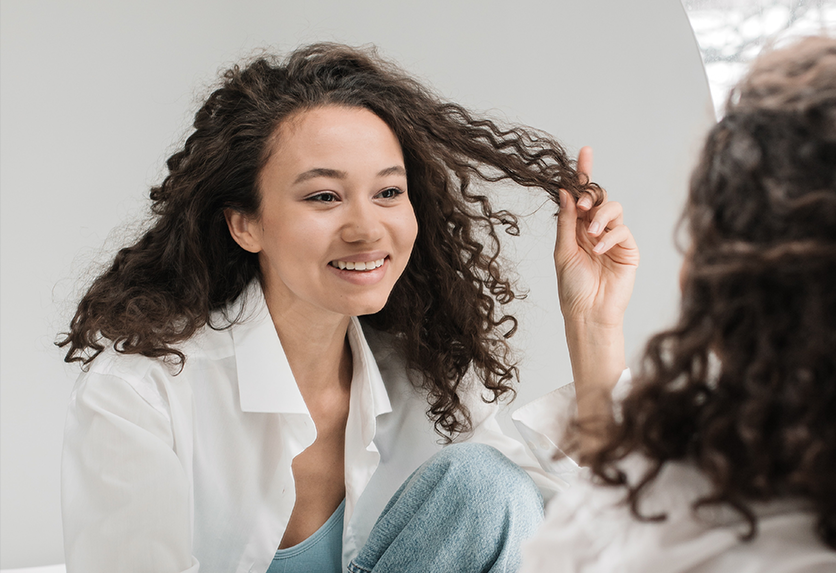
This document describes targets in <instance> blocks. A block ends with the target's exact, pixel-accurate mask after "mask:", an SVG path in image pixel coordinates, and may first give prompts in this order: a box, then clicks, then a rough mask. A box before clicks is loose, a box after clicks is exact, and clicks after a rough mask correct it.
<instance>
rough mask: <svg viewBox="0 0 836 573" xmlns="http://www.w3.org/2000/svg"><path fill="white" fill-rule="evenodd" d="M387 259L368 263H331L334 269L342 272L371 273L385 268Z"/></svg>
mask: <svg viewBox="0 0 836 573" xmlns="http://www.w3.org/2000/svg"><path fill="white" fill-rule="evenodd" d="M385 260H386V259H378V260H376V261H368V262H365V263H364V262H354V261H334V262H332V263H331V266H332V267H337V268H338V269H342V270H349V271H371V270H373V269H376V268H378V267H382V266H383V261H385Z"/></svg>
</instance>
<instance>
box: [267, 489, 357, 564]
mask: <svg viewBox="0 0 836 573" xmlns="http://www.w3.org/2000/svg"><path fill="white" fill-rule="evenodd" d="M344 515H345V500H343V501H342V503H341V504H340V506H339V507H338V508H337V509H336V510H335V511H334V513H333V514H331V517H329V518H328V521H326V522H325V523H323V524H322V527H320V528H319V529H317V530H316V532H315V533H314V534H313V535H311V536H310V537H308V538H307V539H306V540H304V541H303V542H302V543H300V544H298V545H294V546H293V547H288V548H287V549H279V550H278V551H276V555H275V557H273V563H272V564H271V565H270V568H269V569H268V570H267V573H340V572H341V571H342V553H343V516H344Z"/></svg>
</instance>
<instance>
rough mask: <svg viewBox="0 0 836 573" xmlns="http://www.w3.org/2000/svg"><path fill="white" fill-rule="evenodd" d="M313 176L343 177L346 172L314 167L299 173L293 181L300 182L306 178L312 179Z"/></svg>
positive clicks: (346, 175)
mask: <svg viewBox="0 0 836 573" xmlns="http://www.w3.org/2000/svg"><path fill="white" fill-rule="evenodd" d="M314 177H330V178H331V179H345V178H346V177H348V174H347V173H346V172H345V171H339V170H337V169H327V168H325V167H315V168H313V169H308V170H307V171H305V172H304V173H300V174H299V176H298V177H297V178H296V180H295V181H294V182H293V183H294V184H295V183H301V182H303V181H307V180H308V179H313V178H314Z"/></svg>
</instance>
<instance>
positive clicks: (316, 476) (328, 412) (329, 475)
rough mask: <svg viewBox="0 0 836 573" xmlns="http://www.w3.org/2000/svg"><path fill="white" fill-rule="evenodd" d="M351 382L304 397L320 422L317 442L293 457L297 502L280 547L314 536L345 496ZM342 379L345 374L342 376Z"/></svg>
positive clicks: (317, 428)
mask: <svg viewBox="0 0 836 573" xmlns="http://www.w3.org/2000/svg"><path fill="white" fill-rule="evenodd" d="M348 376H349V381H348V384H344V383H341V384H340V385H339V387H337V388H334V389H333V391H329V392H328V393H327V394H323V395H321V396H317V397H309V396H304V394H303V397H304V398H305V402H306V404H307V405H308V410H309V411H310V413H311V417H312V418H313V421H314V424H315V425H316V431H317V437H316V441H314V443H313V444H311V446H310V447H308V449H307V450H305V451H304V452H302V453H301V454H299V455H298V456H296V457H295V458H294V460H293V464H292V469H293V479H294V480H295V482H296V504H295V505H294V507H293V513H292V514H291V516H290V521H289V522H288V524H287V529H286V530H285V533H284V537H282V541H281V543H280V544H279V549H285V548H288V547H293V546H294V545H298V544H299V543H301V542H302V541H304V540H305V539H307V538H308V537H310V536H311V535H313V534H314V533H315V532H316V531H317V530H318V529H319V528H320V527H322V525H323V524H324V523H325V522H326V521H328V518H329V517H331V515H332V514H333V513H334V511H335V510H336V509H337V508H338V507H339V505H340V503H341V502H342V500H343V498H344V497H345V425H346V421H347V420H348V407H349V396H350V371H349V374H348ZM341 378H342V376H341Z"/></svg>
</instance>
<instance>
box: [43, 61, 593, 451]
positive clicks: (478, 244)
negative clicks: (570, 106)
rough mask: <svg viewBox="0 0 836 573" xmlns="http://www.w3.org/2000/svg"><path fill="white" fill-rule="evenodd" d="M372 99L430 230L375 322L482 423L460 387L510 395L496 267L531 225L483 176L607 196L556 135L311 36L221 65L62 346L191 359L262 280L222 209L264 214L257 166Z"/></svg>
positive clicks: (454, 424)
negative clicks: (317, 118)
mask: <svg viewBox="0 0 836 573" xmlns="http://www.w3.org/2000/svg"><path fill="white" fill-rule="evenodd" d="M325 105H338V106H351V107H361V108H365V109H368V110H370V111H372V112H373V113H375V114H376V115H377V116H379V117H380V118H381V119H382V120H383V121H384V122H386V123H387V124H388V126H389V127H390V128H391V129H392V131H393V132H394V133H395V135H396V136H397V138H398V140H399V142H400V144H401V147H402V149H403V154H404V161H405V165H406V171H407V182H408V186H409V190H410V193H409V197H410V200H411V202H412V205H413V208H414V211H415V215H416V218H417V220H418V237H417V240H416V242H415V247H414V250H413V253H412V256H411V259H410V261H409V263H408V265H407V267H406V270H405V271H404V274H403V276H402V277H401V278H400V280H399V281H398V282H397V283H396V285H395V287H394V290H393V291H392V293H391V296H390V297H389V300H388V302H387V304H386V306H385V307H384V308H383V309H382V310H381V311H380V312H378V313H377V314H374V315H370V316H367V317H365V318H364V320H365V321H366V322H367V323H369V324H370V325H372V326H374V327H375V328H378V329H381V330H384V331H386V332H389V333H393V334H395V335H396V340H397V341H398V343H399V344H400V345H401V348H400V349H401V351H402V352H403V354H404V356H405V358H406V361H407V365H408V366H409V367H411V368H413V369H415V370H417V371H419V372H420V373H422V374H423V387H424V389H425V390H426V391H427V393H428V401H429V410H428V412H427V414H428V417H429V418H430V419H431V420H433V422H434V424H435V428H436V431H438V432H439V433H442V435H443V432H446V434H447V435H448V436H451V435H454V434H456V433H460V432H462V431H466V430H468V429H469V428H470V419H469V413H468V411H467V409H466V408H465V406H464V405H463V404H462V403H460V401H459V398H458V395H457V392H456V391H457V389H458V387H459V385H460V384H461V382H462V380H463V378H464V376H465V373H466V372H467V371H468V370H470V369H473V370H474V371H475V372H476V373H477V374H478V375H479V377H480V378H481V380H482V383H483V384H484V386H485V387H486V388H487V389H488V390H489V391H490V392H491V393H492V394H493V401H495V400H498V399H499V398H501V397H502V396H503V395H505V394H507V393H513V387H512V383H513V381H514V379H515V377H516V367H515V366H514V364H513V362H512V361H511V359H510V354H509V347H508V344H507V340H506V339H507V338H508V337H510V336H511V335H512V334H513V333H514V331H515V330H516V327H517V322H516V319H515V318H514V317H513V316H511V315H509V314H507V313H505V312H503V310H502V309H503V306H504V305H506V304H507V303H509V302H511V301H512V300H513V299H514V298H515V296H516V295H515V292H514V290H513V288H512V284H511V282H510V281H509V279H508V278H506V276H505V275H504V272H503V270H502V268H501V267H500V264H499V254H500V242H499V236H498V233H497V229H498V228H504V229H505V231H506V232H508V233H510V234H516V233H517V232H518V226H517V219H516V217H515V216H514V215H513V214H511V213H509V212H507V211H504V210H494V208H493V207H492V206H491V203H490V201H489V200H488V197H487V196H485V195H484V194H482V193H480V192H478V191H476V190H474V187H473V186H472V185H471V183H472V182H473V181H474V180H476V181H484V182H498V181H503V180H511V181H513V182H515V183H517V184H519V185H522V186H525V187H537V188H540V189H543V190H545V191H546V192H547V193H548V194H549V195H550V196H551V197H552V198H553V199H554V200H555V202H557V192H558V189H559V188H564V189H567V190H568V191H569V192H570V193H572V194H573V195H574V196H575V197H578V196H580V194H581V193H591V194H592V195H593V196H594V197H595V198H596V200H597V201H600V200H601V199H602V190H601V189H600V188H599V187H598V186H597V185H595V184H594V183H590V182H588V181H586V180H581V179H580V178H579V175H578V173H577V172H576V170H575V168H574V163H573V162H572V161H571V160H570V159H569V158H567V156H566V153H565V151H564V150H563V148H562V147H561V146H560V145H559V144H558V143H556V142H555V141H554V140H553V139H552V138H551V137H549V136H547V135H545V134H542V133H539V132H536V131H534V130H532V129H529V128H521V127H512V128H509V129H503V128H501V127H499V126H498V125H497V124H496V123H495V122H493V121H491V120H489V119H484V118H477V117H474V116H473V115H471V113H469V112H468V111H467V110H466V109H464V108H462V107H461V106H459V105H456V104H454V103H450V102H445V101H442V100H441V99H439V98H438V97H437V96H436V95H434V94H433V93H431V92H430V91H428V90H427V89H426V88H425V87H424V86H422V85H421V84H420V83H418V82H417V81H415V80H414V79H412V78H411V77H409V76H408V75H406V74H405V73H404V72H402V71H401V70H400V69H398V68H397V67H396V66H394V65H393V64H391V63H389V62H386V61H384V60H382V59H381V58H379V57H378V56H377V54H376V52H375V51H374V50H364V49H355V48H350V47H347V46H342V45H337V44H314V45H310V46H307V47H303V48H301V49H299V50H297V51H295V52H293V53H291V54H290V55H289V56H288V57H287V58H286V60H284V61H281V60H278V59H276V58H272V57H259V58H257V59H255V60H253V61H252V62H250V63H249V64H247V65H245V66H243V67H240V66H235V67H233V68H232V69H229V70H227V71H226V72H224V73H223V76H222V84H221V86H220V87H218V88H217V89H216V90H215V91H214V92H213V93H212V94H211V95H210V96H209V98H208V99H207V100H206V102H205V103H204V104H203V106H202V107H201V108H200V109H199V110H198V112H197V114H196V116H195V120H194V132H193V133H192V134H191V135H190V136H189V137H188V139H187V140H186V143H185V145H184V147H183V149H182V150H180V151H178V152H177V153H175V154H174V155H172V156H171V157H170V158H169V159H168V161H167V167H168V171H169V174H168V176H167V177H166V178H165V179H164V181H163V182H162V184H161V185H159V186H157V187H154V188H153V189H152V190H151V194H150V196H151V200H152V202H153V204H152V207H151V209H152V213H153V215H154V219H153V221H152V224H151V226H150V228H149V229H148V230H147V232H146V233H145V234H144V236H142V238H141V239H139V241H138V242H137V243H136V244H134V245H131V246H129V247H126V248H123V249H122V250H121V251H119V253H118V254H117V255H116V257H115V259H114V261H113V263H112V265H111V266H110V268H109V269H108V270H107V271H106V272H105V273H104V274H102V275H101V276H99V277H98V278H97V279H96V280H95V282H94V283H93V284H92V286H91V287H90V289H89V291H88V292H87V293H86V294H85V295H84V297H83V298H82V299H81V302H80V304H79V306H78V309H77V312H76V314H75V316H74V318H73V319H72V322H71V325H70V331H69V333H67V334H66V335H65V337H64V338H63V339H62V340H60V341H59V342H58V345H59V346H62V347H64V346H67V347H68V350H67V354H66V358H65V360H66V361H67V362H81V363H82V365H86V364H88V363H89V362H90V361H92V360H93V359H95V357H96V356H97V355H98V354H99V353H101V352H102V351H103V350H104V348H105V347H106V346H107V345H108V344H113V346H114V347H115V349H116V350H117V351H118V352H122V353H127V354H142V355H145V356H149V357H156V358H159V357H164V358H168V359H173V360H174V361H175V362H177V363H179V364H180V365H181V366H182V364H183V362H184V360H185V359H186V357H185V356H184V355H183V353H182V352H181V351H180V350H179V349H178V348H177V346H176V345H177V343H179V342H182V341H184V340H186V339H188V338H189V337H191V336H192V335H193V334H194V333H195V332H196V331H197V330H198V329H200V328H202V327H204V326H205V325H207V324H209V326H211V327H213V328H223V327H225V326H229V325H230V324H231V323H234V322H235V320H238V318H236V317H228V318H229V321H228V323H226V324H224V325H212V324H210V313H212V312H213V311H216V310H219V309H224V308H226V307H227V305H228V304H229V303H230V302H231V301H233V300H235V299H236V298H237V297H239V296H240V295H241V293H242V292H243V291H244V288H245V287H246V286H247V284H248V283H250V281H252V280H253V279H256V278H260V270H259V264H258V258H257V255H254V254H252V253H248V252H246V251H244V250H243V249H242V248H240V247H239V246H238V245H237V244H236V243H235V242H234V241H233V239H232V238H231V236H230V234H229V231H228V229H227V225H226V222H225V219H224V210H225V209H235V210H238V211H240V212H243V213H245V214H250V215H252V214H257V213H258V211H259V206H260V195H259V191H258V187H257V181H258V175H259V172H260V171H261V169H262V168H263V167H264V165H265V163H266V162H267V159H268V157H269V154H270V153H271V151H272V149H273V148H274V147H273V145H272V139H273V137H274V135H275V134H276V132H277V129H278V127H279V125H280V124H281V123H282V121H284V120H285V119H286V118H288V117H290V116H291V115H292V114H294V113H296V112H299V111H304V110H307V109H312V108H315V107H318V106H325Z"/></svg>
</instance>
